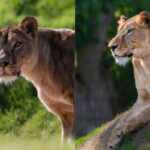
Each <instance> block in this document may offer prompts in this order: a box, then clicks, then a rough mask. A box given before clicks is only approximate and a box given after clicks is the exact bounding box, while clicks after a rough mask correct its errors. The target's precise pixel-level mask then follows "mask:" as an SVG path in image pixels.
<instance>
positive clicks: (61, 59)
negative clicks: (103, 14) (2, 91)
mask: <svg viewBox="0 0 150 150" xmlns="http://www.w3.org/2000/svg"><path fill="white" fill-rule="evenodd" d="M74 37H75V33H74V31H72V30H69V29H58V30H53V29H44V28H43V29H38V23H37V20H36V19H35V18H34V17H26V18H24V19H23V20H22V21H21V23H20V24H18V25H17V26H10V27H6V28H1V29H0V81H1V82H5V83H7V82H10V81H13V80H15V79H17V78H18V77H19V76H23V77H25V78H26V79H27V80H29V81H31V82H32V83H33V85H34V86H35V87H36V89H37V92H38V97H39V99H40V100H41V102H42V103H43V104H44V105H45V107H46V108H47V109H48V111H50V112H52V113H54V114H55V115H56V116H58V118H59V119H60V120H61V122H62V126H63V130H62V131H63V132H64V133H63V135H64V137H68V136H69V135H71V134H72V132H73V126H74V107H73V103H74V102H73V99H74V96H73V72H74V54H73V53H74V52H73V50H74V47H75V45H74Z"/></svg>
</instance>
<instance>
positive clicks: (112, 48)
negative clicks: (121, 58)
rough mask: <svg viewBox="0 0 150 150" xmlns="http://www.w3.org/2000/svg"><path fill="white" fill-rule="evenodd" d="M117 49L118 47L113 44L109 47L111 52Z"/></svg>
mask: <svg viewBox="0 0 150 150" xmlns="http://www.w3.org/2000/svg"><path fill="white" fill-rule="evenodd" d="M117 47H118V45H117V44H113V45H111V46H110V48H111V50H112V51H115V49H116V48H117Z"/></svg>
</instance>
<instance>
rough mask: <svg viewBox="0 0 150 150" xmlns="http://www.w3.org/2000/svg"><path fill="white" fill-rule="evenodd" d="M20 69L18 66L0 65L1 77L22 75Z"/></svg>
mask: <svg viewBox="0 0 150 150" xmlns="http://www.w3.org/2000/svg"><path fill="white" fill-rule="evenodd" d="M20 73H21V72H20V70H18V69H17V68H16V67H12V66H10V67H0V77H4V76H20Z"/></svg>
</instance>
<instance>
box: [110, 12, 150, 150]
mask: <svg viewBox="0 0 150 150" xmlns="http://www.w3.org/2000/svg"><path fill="white" fill-rule="evenodd" d="M118 23H119V26H118V32H117V35H116V36H115V37H114V38H113V39H112V40H111V41H110V43H109V47H110V48H111V49H112V53H113V56H114V57H115V59H116V60H117V62H118V63H119V64H123V65H125V63H126V62H127V61H123V60H128V58H131V60H132V64H133V68H134V76H135V82H136V88H137V92H138V97H137V101H136V103H135V104H134V106H133V107H132V108H131V109H130V110H129V111H128V112H127V113H125V114H124V115H122V116H123V117H121V119H119V122H118V123H117V125H116V127H115V128H114V129H113V130H112V134H111V136H110V138H109V140H108V144H107V149H108V150H113V149H116V148H117V146H118V144H119V143H120V141H121V139H122V138H123V136H124V135H125V134H127V133H129V132H132V131H135V130H136V129H138V128H139V127H141V126H143V125H144V124H145V123H148V122H150V13H148V12H141V13H139V14H138V15H136V16H134V17H132V18H129V19H127V18H126V17H124V16H122V17H121V18H120V20H119V21H118Z"/></svg>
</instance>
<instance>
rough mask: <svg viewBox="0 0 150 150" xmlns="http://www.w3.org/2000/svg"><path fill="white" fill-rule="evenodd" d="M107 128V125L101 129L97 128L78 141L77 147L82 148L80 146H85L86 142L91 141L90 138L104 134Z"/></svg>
mask: <svg viewBox="0 0 150 150" xmlns="http://www.w3.org/2000/svg"><path fill="white" fill-rule="evenodd" d="M106 128H107V124H104V125H102V126H101V127H99V128H96V129H95V130H93V131H91V132H90V133H88V134H87V135H85V136H83V137H81V138H79V139H77V140H76V146H80V145H82V144H84V143H85V142H86V141H88V140H90V138H92V137H94V136H96V135H97V134H100V133H102V132H103V131H104V130H105V129H106Z"/></svg>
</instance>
